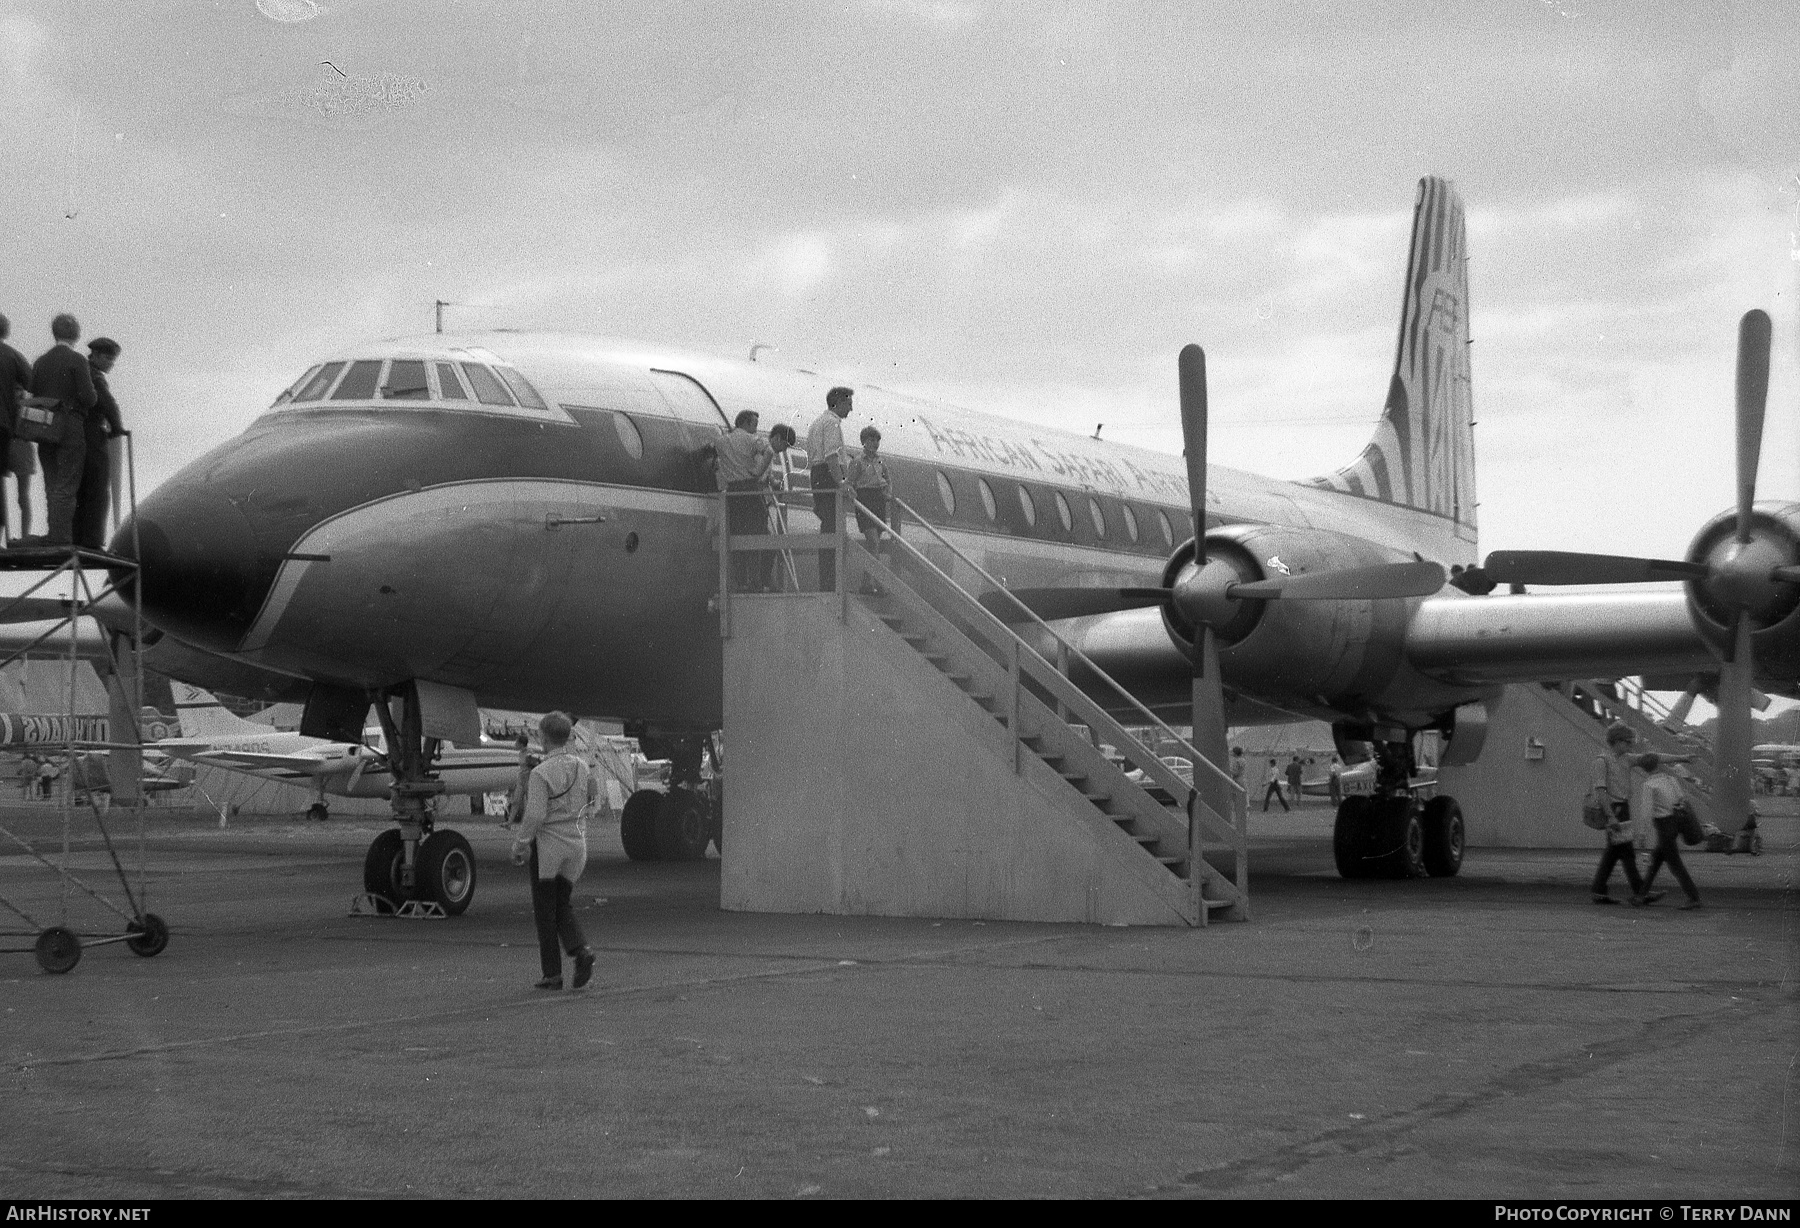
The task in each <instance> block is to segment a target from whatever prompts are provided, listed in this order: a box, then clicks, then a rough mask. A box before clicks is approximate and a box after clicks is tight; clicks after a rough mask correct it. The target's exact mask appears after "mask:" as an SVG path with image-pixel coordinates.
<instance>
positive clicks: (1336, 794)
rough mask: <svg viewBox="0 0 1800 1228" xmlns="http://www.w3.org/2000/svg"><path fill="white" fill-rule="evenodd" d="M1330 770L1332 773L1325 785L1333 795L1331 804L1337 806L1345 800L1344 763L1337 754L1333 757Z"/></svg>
mask: <svg viewBox="0 0 1800 1228" xmlns="http://www.w3.org/2000/svg"><path fill="white" fill-rule="evenodd" d="M1330 772H1331V775H1330V776H1329V778H1328V779H1327V780H1326V782H1325V787H1326V789H1327V791H1329V793H1330V795H1331V804H1332V805H1333V806H1336V805H1339V804H1340V803H1341V802H1343V800H1344V765H1343V762H1342V761H1341V760H1339V759H1338V757H1337V756H1336V755H1333V756H1332V757H1331V768H1330Z"/></svg>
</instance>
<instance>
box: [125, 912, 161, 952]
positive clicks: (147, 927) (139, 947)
mask: <svg viewBox="0 0 1800 1228" xmlns="http://www.w3.org/2000/svg"><path fill="white" fill-rule="evenodd" d="M125 932H126V933H127V934H130V935H131V937H129V938H127V939H126V940H125V945H126V946H128V947H130V948H131V953H132V954H133V955H142V956H143V957H144V958H145V959H149V958H150V957H151V956H153V955H161V954H162V952H163V948H164V947H166V946H168V945H169V927H168V924H167V923H166V922H164V921H163V919H162V918H161V917H159V916H157V915H156V914H155V913H153V912H147V913H145V914H144V915H143V916H142V917H140V918H138V919H137V920H136V921H133V922H131V923H129V924H128V925H126V927H125Z"/></svg>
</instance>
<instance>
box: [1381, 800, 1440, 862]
mask: <svg viewBox="0 0 1800 1228" xmlns="http://www.w3.org/2000/svg"><path fill="white" fill-rule="evenodd" d="M1422 810H1423V807H1421V806H1420V805H1419V803H1418V802H1417V801H1416V800H1414V799H1413V798H1410V797H1390V798H1384V799H1382V801H1381V802H1380V803H1378V804H1377V806H1376V816H1377V817H1376V821H1375V828H1376V839H1377V840H1378V841H1379V842H1380V848H1381V853H1380V855H1379V857H1378V858H1377V860H1376V863H1375V864H1376V866H1377V867H1378V868H1377V870H1376V873H1377V874H1379V875H1381V876H1382V877H1383V878H1424V877H1425V875H1426V873H1427V871H1426V869H1425V823H1424V820H1423V819H1422V818H1421V814H1420V812H1421V811H1422Z"/></svg>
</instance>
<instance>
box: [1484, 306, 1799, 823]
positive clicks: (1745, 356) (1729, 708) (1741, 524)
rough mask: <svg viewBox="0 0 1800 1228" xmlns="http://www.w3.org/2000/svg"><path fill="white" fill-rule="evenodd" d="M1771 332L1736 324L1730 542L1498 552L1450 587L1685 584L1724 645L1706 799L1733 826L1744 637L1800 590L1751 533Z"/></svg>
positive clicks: (1750, 317) (1741, 769) (1742, 811)
mask: <svg viewBox="0 0 1800 1228" xmlns="http://www.w3.org/2000/svg"><path fill="white" fill-rule="evenodd" d="M1772 331H1773V330H1772V327H1771V325H1770V322H1769V316H1768V313H1767V312H1764V311H1747V312H1745V313H1744V316H1743V318H1742V319H1741V320H1739V321H1738V348H1737V432H1736V434H1737V515H1736V518H1735V523H1734V524H1733V526H1732V530H1733V531H1732V533H1731V534H1730V536H1729V537H1727V538H1725V539H1723V540H1722V541H1719V542H1717V543H1715V544H1713V545H1711V546H1710V547H1707V548H1701V547H1700V546H1699V545H1698V544H1697V545H1696V549H1695V551H1694V553H1695V554H1696V556H1697V557H1696V558H1695V559H1693V560H1690V561H1676V560H1673V559H1640V558H1631V557H1628V556H1624V555H1612V554H1570V553H1566V552H1563V551H1557V550H1496V551H1495V552H1494V553H1492V554H1490V555H1488V556H1487V560H1486V562H1485V563H1484V564H1483V566H1482V567H1481V568H1479V569H1471V570H1470V571H1467V572H1464V573H1463V574H1462V575H1461V576H1460V577H1458V580H1457V583H1458V584H1459V586H1461V587H1465V588H1469V589H1470V591H1483V590H1482V589H1481V587H1480V585H1482V584H1486V585H1487V587H1489V588H1491V587H1492V585H1493V584H1496V583H1498V584H1508V583H1510V584H1543V585H1559V584H1639V583H1643V582H1645V581H1649V580H1682V581H1685V582H1687V583H1688V585H1689V590H1688V591H1689V597H1690V600H1692V599H1694V598H1697V597H1703V598H1704V600H1705V604H1706V605H1707V607H1708V608H1709V610H1710V611H1711V612H1713V613H1714V614H1716V615H1718V616H1719V618H1720V621H1721V622H1723V623H1724V624H1725V626H1726V633H1727V634H1726V641H1725V644H1724V646H1723V649H1722V651H1721V652H1720V666H1719V680H1718V707H1719V725H1718V735H1717V739H1716V743H1715V745H1714V748H1713V758H1714V763H1715V765H1716V768H1717V772H1718V776H1717V778H1716V779H1715V781H1714V783H1713V799H1714V801H1715V802H1717V803H1718V809H1719V817H1720V818H1721V819H1722V820H1724V821H1725V822H1726V823H1732V824H1736V825H1739V826H1741V825H1742V824H1743V823H1744V822H1745V821H1746V820H1747V819H1748V817H1749V814H1750V794H1751V767H1750V744H1751V739H1752V737H1753V726H1752V723H1751V715H1750V712H1751V708H1752V706H1753V701H1754V698H1755V688H1754V685H1753V683H1754V680H1755V677H1756V660H1755V653H1754V648H1753V645H1752V642H1751V636H1752V634H1753V632H1754V631H1755V619H1756V617H1757V616H1758V615H1759V614H1765V615H1766V613H1767V612H1768V611H1769V610H1771V609H1779V608H1781V607H1782V605H1783V602H1784V600H1786V598H1784V596H1783V594H1782V593H1781V592H1780V590H1779V589H1777V588H1776V586H1777V585H1782V584H1800V565H1796V564H1793V563H1789V562H1786V561H1785V560H1784V557H1783V554H1782V552H1781V550H1780V548H1779V547H1777V546H1775V545H1773V544H1772V543H1770V542H1769V541H1767V540H1766V539H1763V538H1759V537H1758V535H1757V533H1756V469H1757V463H1758V458H1759V457H1760V456H1761V455H1762V436H1763V419H1764V416H1765V412H1766V410H1767V406H1768V396H1769V342H1770V338H1771V334H1772ZM1702 540H1704V538H1703V539H1702ZM1690 702H1691V701H1690ZM1683 715H1684V716H1685V715H1686V713H1685V710H1684V711H1683ZM1734 830H1735V828H1734Z"/></svg>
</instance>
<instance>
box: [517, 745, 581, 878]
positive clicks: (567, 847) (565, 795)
mask: <svg viewBox="0 0 1800 1228" xmlns="http://www.w3.org/2000/svg"><path fill="white" fill-rule="evenodd" d="M598 798H599V784H598V782H597V781H596V780H595V779H594V772H593V769H592V768H591V767H589V766H588V763H587V760H585V759H582V758H580V757H579V756H577V755H576V754H574V753H573V752H571V751H568V750H559V751H555V752H552V753H551V754H550V755H548V756H547V757H546V758H545V759H544V761H543V762H542V763H540V764H538V765H537V766H536V767H534V768H532V769H531V779H530V781H529V782H528V783H527V784H526V786H525V818H524V820H523V821H522V822H521V823H520V824H519V832H518V835H517V836H516V837H515V839H516V840H517V841H518V842H520V843H524V842H526V841H530V840H536V841H537V846H538V868H539V874H540V876H541V877H543V878H553V877H555V873H556V871H555V870H554V869H553V868H552V867H554V866H557V865H560V864H564V857H565V855H566V856H568V857H579V858H580V859H581V860H582V861H585V860H586V858H587V820H588V816H589V815H591V814H593V812H594V804H595V802H596V801H597V800H598ZM546 869H548V870H550V872H549V873H547V874H546V873H544V871H545V870H546ZM577 873H579V871H577Z"/></svg>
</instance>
